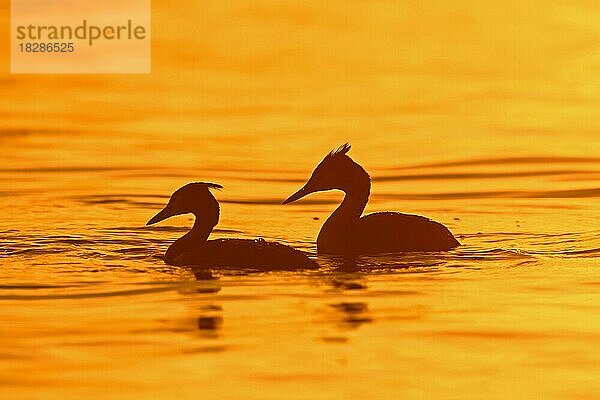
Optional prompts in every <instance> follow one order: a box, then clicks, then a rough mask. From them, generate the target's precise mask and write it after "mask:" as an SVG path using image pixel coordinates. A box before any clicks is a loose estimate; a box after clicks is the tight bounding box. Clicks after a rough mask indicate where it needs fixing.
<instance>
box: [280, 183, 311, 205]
mask: <svg viewBox="0 0 600 400" xmlns="http://www.w3.org/2000/svg"><path fill="white" fill-rule="evenodd" d="M314 192H315V190H312V189H310V188H309V187H308V184H306V185H304V186H303V187H302V188H301V189H300V190H298V191H297V192H296V193H294V194H293V195H291V196H290V197H288V198H287V199H285V200H284V201H283V203H281V204H288V203H291V202H294V201H296V200H300V199H301V198H303V197H304V196H306V195H307V194H311V193H314Z"/></svg>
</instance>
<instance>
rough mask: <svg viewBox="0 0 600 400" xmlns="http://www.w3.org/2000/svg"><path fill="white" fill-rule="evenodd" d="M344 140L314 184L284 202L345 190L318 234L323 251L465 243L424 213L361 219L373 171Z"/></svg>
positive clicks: (444, 246) (430, 247)
mask: <svg viewBox="0 0 600 400" xmlns="http://www.w3.org/2000/svg"><path fill="white" fill-rule="evenodd" d="M348 151H350V145H349V144H347V143H346V144H344V145H342V146H340V147H339V148H338V149H337V150H335V151H332V152H330V153H329V154H328V155H327V156H326V157H325V158H324V159H323V161H321V163H320V164H319V165H318V166H317V168H315V170H314V171H313V173H312V175H311V177H310V179H309V180H308V182H307V183H306V184H305V185H304V186H303V187H302V188H301V189H300V190H298V191H297V192H296V193H294V194H293V195H291V196H290V197H289V198H287V199H286V200H285V201H284V202H283V204H288V203H291V202H293V201H296V200H299V199H301V198H302V197H304V196H306V195H308V194H310V193H314V192H319V191H324V190H334V189H337V190H341V191H343V192H344V193H345V197H344V200H343V201H342V203H341V204H340V206H339V207H338V208H337V209H336V210H335V211H334V212H333V214H331V216H330V217H329V218H328V219H327V221H325V223H324V224H323V227H322V228H321V231H320V232H319V236H318V237H317V251H318V252H319V253H325V254H342V255H350V254H352V255H358V254H376V253H392V252H409V251H445V250H450V249H452V248H454V247H456V246H459V245H460V243H459V242H458V241H457V240H456V239H455V238H454V236H453V235H452V233H451V232H450V231H449V230H448V228H446V227H445V226H444V225H442V224H440V223H438V222H435V221H432V220H430V219H428V218H426V217H422V216H419V215H410V214H401V213H398V212H379V213H374V214H369V215H365V216H363V217H361V215H362V213H363V211H364V209H365V207H366V205H367V202H368V200H369V194H370V191H371V178H370V177H369V174H368V173H367V172H366V171H365V170H364V169H363V168H362V167H361V166H360V165H358V164H357V163H356V162H354V161H353V160H352V159H351V158H350V157H349V156H348V155H347V154H346V153H348Z"/></svg>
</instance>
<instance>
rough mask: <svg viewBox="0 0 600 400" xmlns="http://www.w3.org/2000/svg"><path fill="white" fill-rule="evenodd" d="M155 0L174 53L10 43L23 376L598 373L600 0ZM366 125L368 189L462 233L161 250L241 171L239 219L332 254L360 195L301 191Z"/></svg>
mask: <svg viewBox="0 0 600 400" xmlns="http://www.w3.org/2000/svg"><path fill="white" fill-rule="evenodd" d="M153 3H154V4H153V31H152V36H153V48H152V51H153V65H152V68H153V73H152V74H151V75H140V76H125V75H123V76H113V75H106V76H100V75H96V76H86V75H82V76H61V75H56V76H49V75H48V76H14V75H9V74H8V72H7V69H6V68H7V66H6V65H5V67H3V68H5V69H3V70H2V76H1V77H0V93H1V95H2V101H0V129H1V130H0V182H1V183H2V185H1V188H0V210H1V218H0V306H1V307H2V312H1V313H0V322H1V323H2V326H3V328H2V330H1V333H0V397H1V398H6V399H78V400H79V399H150V398H152V399H155V398H165V399H168V398H181V399H188V398H189V399H192V398H194V399H196V398H203V399H282V398H285V399H341V398H363V399H389V398H405V399H423V398H431V399H467V398H473V399H480V398H492V399H496V398H497V399H506V398H522V399H538V398H544V399H595V398H598V397H600V347H599V346H598V343H600V295H599V289H600V278H599V275H598V267H599V266H600V263H599V259H600V226H599V224H598V220H599V219H600V207H599V202H598V197H600V163H599V161H600V139H599V138H600V118H598V116H599V115H600V113H599V111H600V95H599V90H600V75H598V73H597V71H598V67H599V60H600V58H599V56H600V52H599V51H600V50H599V47H598V43H600V29H599V28H598V27H599V26H600V7H599V6H598V4H596V3H594V2H586V1H579V2H573V1H571V2H558V1H543V2H542V1H529V2H522V1H520V2H481V1H479V2H475V1H454V2H440V1H434V2H428V3H427V4H424V3H423V2H417V1H415V2H412V1H408V2H394V1H387V2H386V1H378V2H355V1H351V2H348V1H343V2H342V1H330V2H287V3H286V4H285V5H283V3H282V2H272V1H259V2H192V1H184V2H178V3H177V5H175V4H174V3H169V2H166V1H154V2H153ZM323 3H325V4H323ZM1 10H2V13H3V16H4V18H5V20H7V19H6V18H7V15H8V5H6V4H5V3H3V5H2V7H1ZM5 25H6V24H3V26H2V28H1V29H0V30H2V36H3V37H6V36H7V34H6V26H5ZM0 47H1V48H0V50H2V54H7V44H6V43H0ZM6 61H8V60H6ZM5 64H7V63H5ZM346 141H350V142H351V143H352V145H353V149H352V150H351V152H350V155H351V156H352V157H353V158H354V159H355V160H356V161H358V162H359V163H361V164H362V165H363V166H364V167H365V168H366V169H367V170H368V171H369V172H370V173H371V176H372V177H373V194H372V196H371V201H370V203H369V205H368V207H367V211H368V212H372V211H381V210H399V211H403V212H408V213H417V214H422V215H427V216H429V217H431V218H433V219H435V220H438V221H440V222H442V223H444V224H445V225H446V226H448V227H449V228H450V229H451V230H452V231H453V232H454V233H455V234H456V236H457V237H458V238H459V240H460V241H461V242H462V243H463V246H462V247H460V248H458V249H456V250H455V251H452V252H450V253H445V254H430V255H422V254H421V255H419V254H414V255H406V256H403V257H400V256H398V257H391V258H390V257H372V258H365V259H363V260H361V261H360V262H359V265H358V266H357V268H355V269H349V268H345V267H342V266H340V265H339V264H338V262H336V260H332V259H327V258H323V257H317V258H316V259H317V261H318V262H319V263H320V264H321V266H322V268H321V270H319V271H316V272H303V273H290V272H287V273H279V272H278V273H252V274H248V273H244V272H243V271H236V272H229V273H220V272H218V271H216V272H214V274H213V276H207V275H206V274H197V276H194V274H193V273H192V271H191V270H188V269H185V268H172V267H168V266H165V265H164V264H163V263H162V262H161V260H160V259H159V256H160V255H161V254H162V253H163V252H164V251H165V249H166V248H167V247H168V245H169V244H170V243H171V242H172V241H173V240H174V239H175V238H177V237H178V236H180V235H182V234H183V233H184V232H185V231H186V229H187V227H189V225H190V221H191V220H190V218H189V217H187V216H183V217H177V218H174V219H172V220H169V221H168V222H164V223H162V224H161V225H159V226H156V227H145V226H144V224H145V222H146V221H147V220H148V219H149V218H150V217H151V216H152V215H154V214H155V213H156V211H158V210H159V209H160V208H161V207H162V206H163V205H164V204H165V202H166V201H167V198H168V195H169V194H170V193H171V192H172V191H173V190H175V189H176V188H178V187H179V186H181V185H182V184H184V183H187V182H190V181H194V180H203V181H211V182H217V183H220V184H222V185H224V186H225V189H224V190H223V191H222V192H218V193H217V194H216V195H217V198H218V199H219V201H220V202H221V209H222V213H221V214H222V218H221V223H220V224H219V226H218V228H219V229H218V230H217V231H216V232H215V233H214V234H213V237H249V238H253V237H264V238H266V239H269V240H277V241H281V242H285V243H288V244H290V245H293V246H294V247H297V248H300V249H303V250H306V251H308V252H310V253H311V254H312V255H313V256H314V253H315V237H316V235H317V233H318V231H319V228H320V225H321V224H322V223H323V221H324V219H325V218H326V217H327V215H328V214H329V213H330V212H331V211H332V210H333V209H334V208H335V206H336V204H337V202H339V201H340V199H341V195H340V194H336V193H322V194H316V195H313V196H311V197H309V198H308V199H307V200H306V201H303V202H300V203H299V204H293V205H288V206H285V207H284V206H280V205H279V204H280V202H281V201H282V200H283V199H284V198H286V197H287V196H288V195H289V194H291V193H292V192H293V191H295V190H296V189H297V188H298V187H299V186H300V185H301V184H302V183H303V182H304V180H305V179H306V178H307V177H308V176H309V174H310V172H311V170H312V168H313V167H314V166H315V165H316V163H317V162H318V161H319V160H320V159H321V158H322V157H323V155H324V154H326V153H327V152H328V151H329V150H331V148H333V147H337V146H338V145H339V144H341V143H343V142H346Z"/></svg>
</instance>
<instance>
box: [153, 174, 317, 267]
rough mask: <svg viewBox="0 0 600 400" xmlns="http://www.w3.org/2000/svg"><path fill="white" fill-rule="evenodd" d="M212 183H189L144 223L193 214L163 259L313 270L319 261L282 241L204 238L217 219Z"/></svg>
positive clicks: (172, 262) (203, 264) (194, 263)
mask: <svg viewBox="0 0 600 400" xmlns="http://www.w3.org/2000/svg"><path fill="white" fill-rule="evenodd" d="M221 188H222V186H221V185H217V184H215V183H205V182H195V183H189V184H187V185H185V186H183V187H181V188H180V189H178V190H177V191H175V193H173V195H172V196H171V199H170V200H169V203H168V204H167V205H166V207H165V208H164V209H163V210H162V211H160V212H159V213H158V214H156V215H155V216H154V217H152V219H150V221H148V223H147V224H146V225H152V224H155V223H157V222H160V221H162V220H164V219H167V218H169V217H172V216H174V215H180V214H187V213H192V214H194V216H195V217H196V220H195V222H194V226H193V227H192V229H191V230H190V231H189V232H188V233H186V234H185V235H184V236H183V237H181V238H179V239H177V240H176V241H175V242H174V243H173V244H172V245H171V246H170V247H169V249H168V250H167V252H166V253H165V256H164V261H165V263H167V264H170V265H189V266H201V267H206V268H250V269H258V270H290V269H314V268H318V267H319V266H318V264H317V263H316V262H315V261H313V260H311V259H310V258H308V257H307V256H306V255H305V254H304V253H303V252H301V251H299V250H296V249H293V248H292V247H289V246H286V245H283V244H281V243H275V242H267V241H265V240H263V239H256V240H251V239H216V240H207V239H208V236H209V235H210V233H211V232H212V230H213V228H214V227H215V225H217V223H218V222H219V203H218V202H217V199H215V197H214V196H213V195H212V193H211V192H210V190H209V189H221Z"/></svg>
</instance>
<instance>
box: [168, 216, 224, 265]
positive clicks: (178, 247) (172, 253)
mask: <svg viewBox="0 0 600 400" xmlns="http://www.w3.org/2000/svg"><path fill="white" fill-rule="evenodd" d="M194 216H195V217H196V220H195V221H194V226H192V229H190V231H189V232H188V233H186V234H185V235H183V236H182V237H180V238H179V239H177V240H176V241H175V242H173V244H172V245H171V246H169V248H168V249H167V252H166V253H165V257H164V260H165V262H166V263H167V264H179V262H178V260H179V259H180V258H181V256H182V255H184V254H185V253H187V252H189V251H190V250H193V249H194V248H196V247H197V246H199V245H200V244H201V243H203V242H206V240H207V239H208V236H209V235H210V233H211V232H212V230H213V228H214V227H215V226H216V225H217V223H218V222H219V210H218V209H217V212H216V217H215V218H206V215H205V216H204V218H199V217H198V216H197V215H196V213H194Z"/></svg>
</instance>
